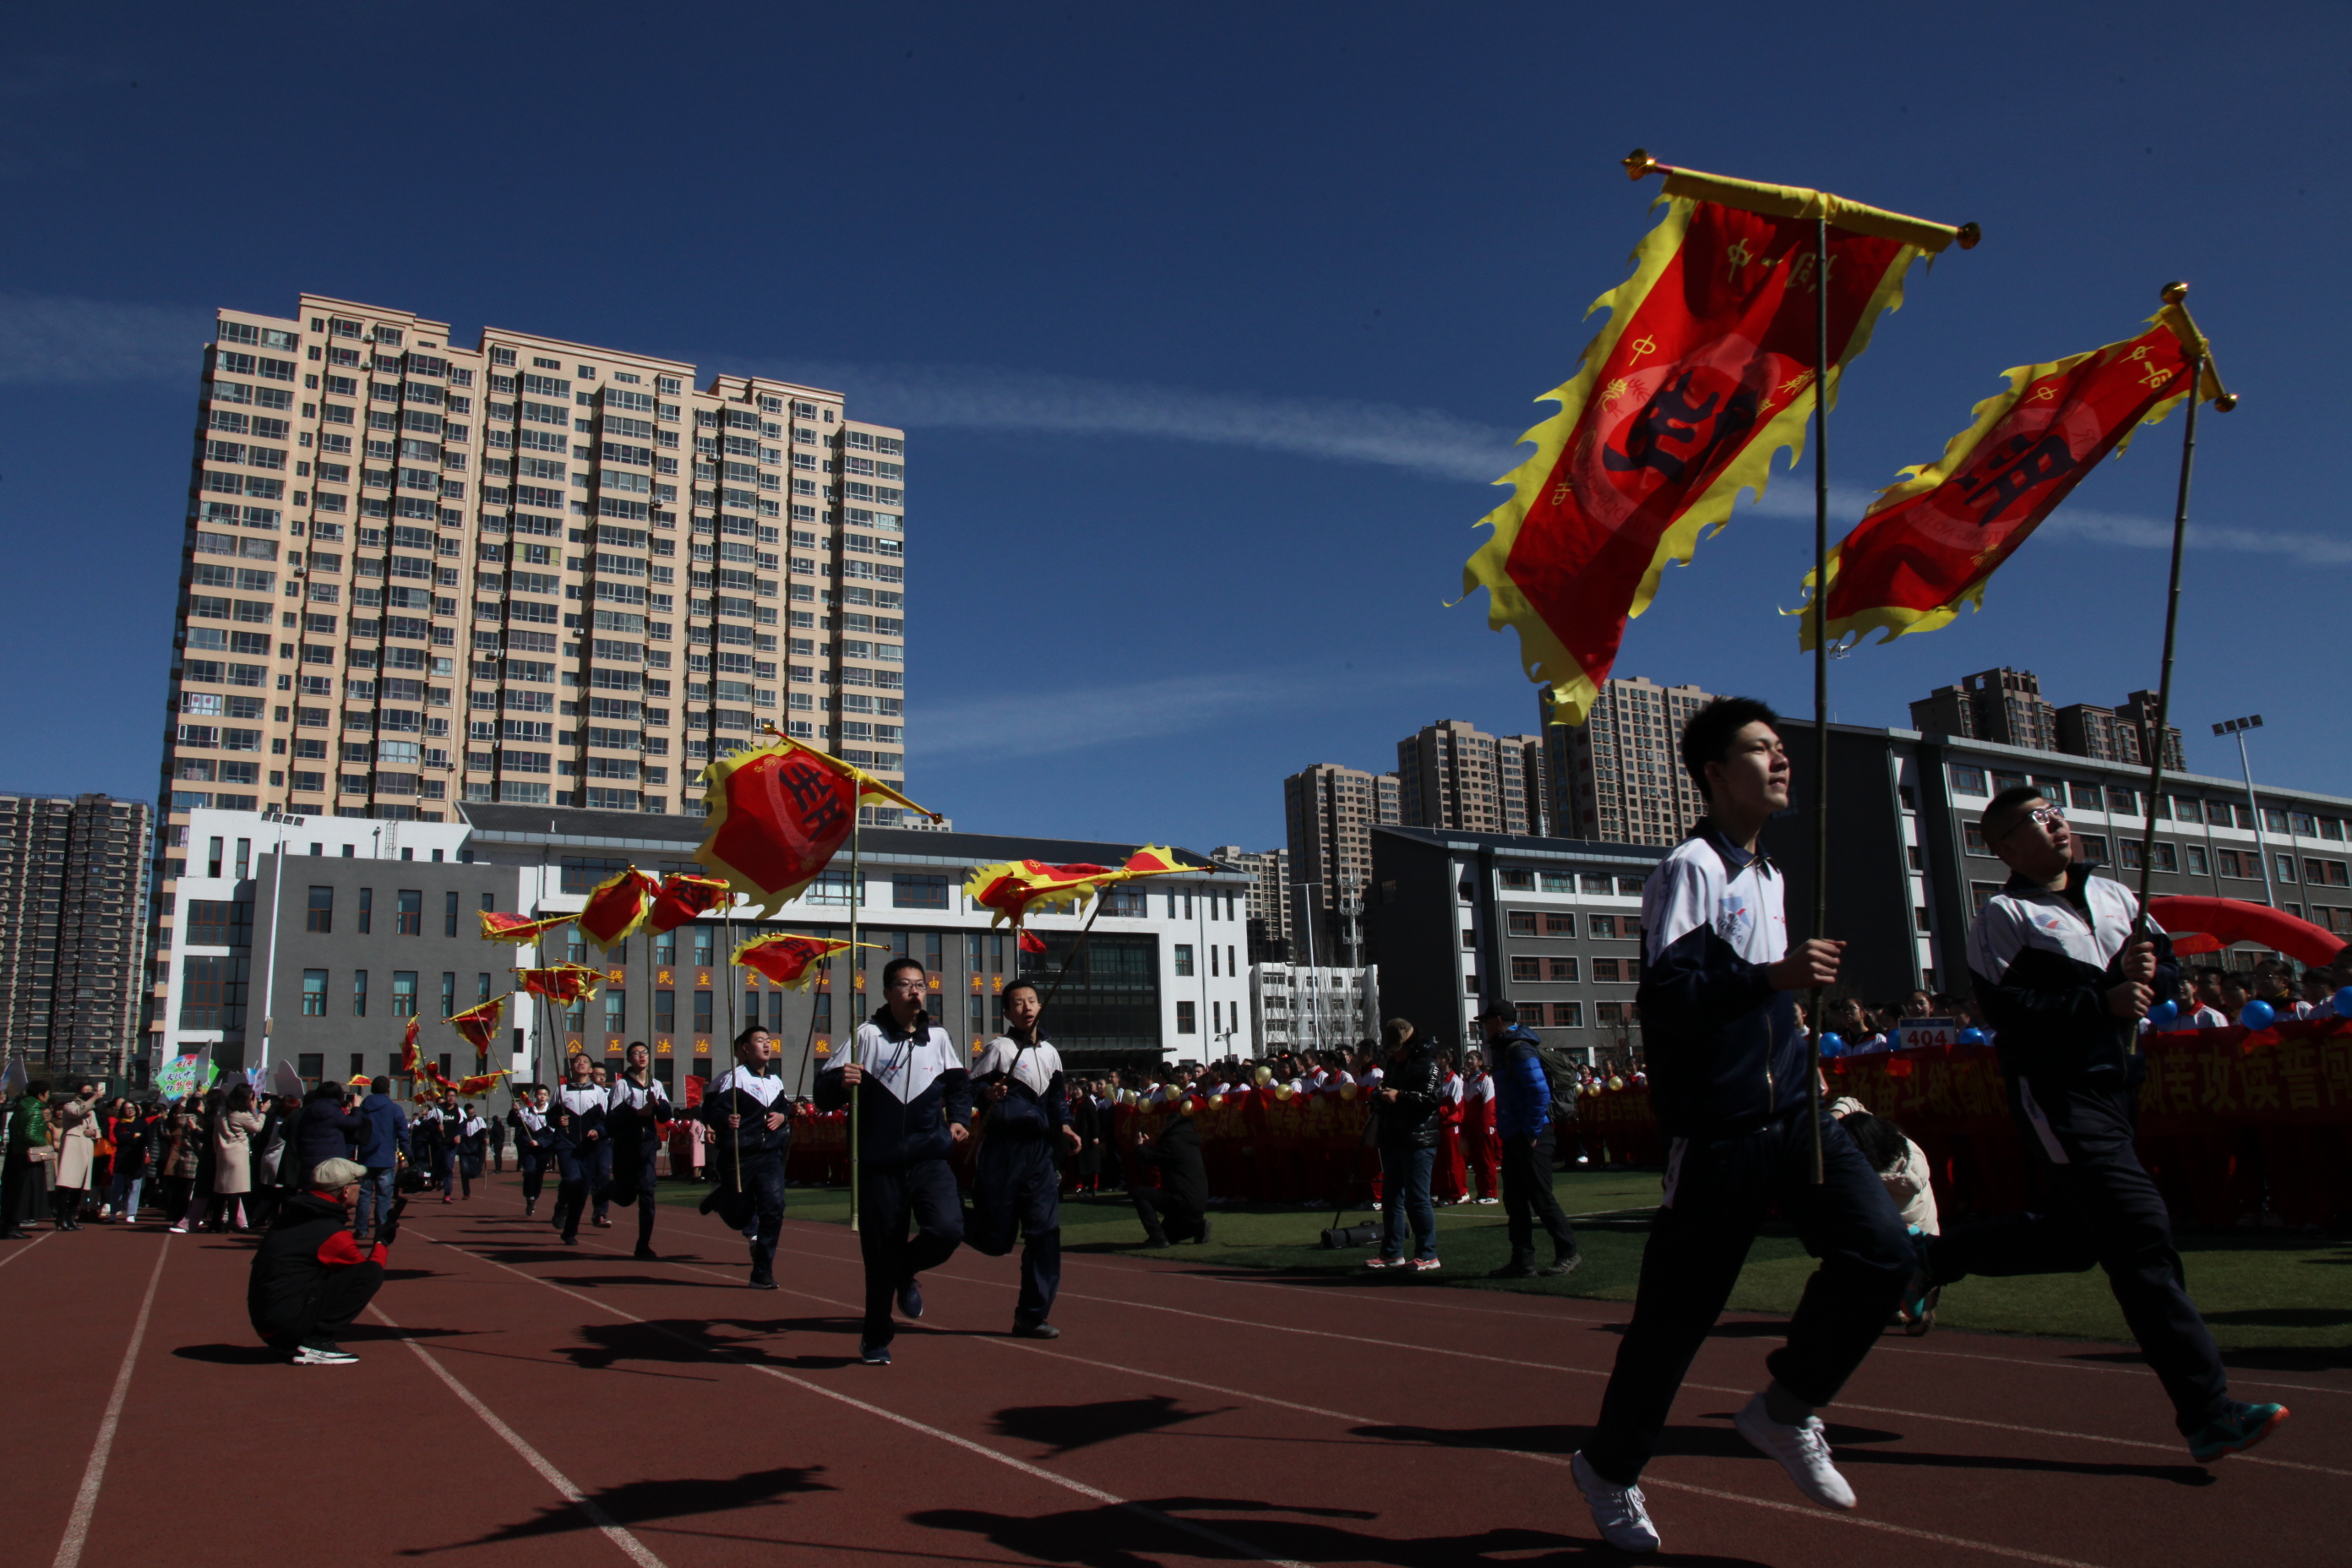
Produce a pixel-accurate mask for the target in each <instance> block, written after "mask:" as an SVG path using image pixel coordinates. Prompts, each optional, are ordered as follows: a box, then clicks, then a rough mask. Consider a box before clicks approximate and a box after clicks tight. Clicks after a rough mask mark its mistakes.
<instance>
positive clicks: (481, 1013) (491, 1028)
mask: <svg viewBox="0 0 2352 1568" xmlns="http://www.w3.org/2000/svg"><path fill="white" fill-rule="evenodd" d="M506 1006H507V999H506V997H504V996H493V997H491V998H490V999H489V1000H488V1001H487V1002H478V1003H476V1004H475V1005H472V1006H471V1007H467V1008H466V1009H464V1010H463V1011H461V1012H457V1013H452V1014H450V1015H449V1026H450V1027H451V1028H453V1029H455V1030H457V1035H458V1037H459V1038H461V1039H463V1040H466V1041H467V1042H468V1043H469V1044H471V1045H472V1046H473V1047H474V1048H475V1049H476V1050H478V1051H487V1050H488V1049H489V1048H490V1047H491V1046H492V1045H494V1044H496V1043H497V1040H498V1037H499V1019H500V1017H501V1016H502V1015H503V1014H504V1013H505V1012H506Z"/></svg>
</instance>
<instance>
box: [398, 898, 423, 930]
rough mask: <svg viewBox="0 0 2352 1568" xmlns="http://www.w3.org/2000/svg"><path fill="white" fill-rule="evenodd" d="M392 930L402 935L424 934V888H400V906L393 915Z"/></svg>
mask: <svg viewBox="0 0 2352 1568" xmlns="http://www.w3.org/2000/svg"><path fill="white" fill-rule="evenodd" d="M393 930H394V931H396V932H398V933H399V934H400V935H402V936H423V935H424V934H425V890H424V889H421V888H403V889H400V908H399V911H398V913H397V914H396V915H394V921H393Z"/></svg>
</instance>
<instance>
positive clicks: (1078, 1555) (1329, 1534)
mask: <svg viewBox="0 0 2352 1568" xmlns="http://www.w3.org/2000/svg"><path fill="white" fill-rule="evenodd" d="M1137 1506H1139V1507H1141V1508H1148V1509H1151V1510H1155V1511H1157V1512H1160V1513H1163V1514H1166V1515H1168V1516H1169V1517H1170V1518H1171V1519H1180V1520H1187V1521H1192V1522H1197V1523H1199V1524H1200V1525H1202V1527H1204V1528H1206V1529H1211V1530H1215V1531H1219V1532H1220V1533H1221V1534H1223V1535H1227V1536H1230V1537H1234V1538H1236V1539H1238V1540H1240V1541H1243V1542H1246V1543H1247V1544H1248V1545H1249V1547H1251V1548H1252V1549H1253V1550H1254V1551H1255V1552H1261V1553H1263V1554H1264V1555H1265V1556H1267V1557H1273V1558H1283V1559H1287V1560H1289V1561H1292V1562H1298V1563H1381V1564H1393V1565H1394V1568H1458V1565H1459V1564H1463V1563H1500V1562H1502V1561H1504V1559H1503V1558H1502V1557H1501V1556H1500V1555H1499V1554H1501V1553H1506V1552H1507V1553H1510V1554H1511V1555H1510V1556H1509V1558H1508V1559H1507V1560H1508V1561H1509V1562H1510V1563H1512V1564H1513V1565H1514V1568H1517V1565H1518V1564H1522V1563H1531V1564H1538V1565H1545V1568H1548V1565H1553V1564H1567V1563H1619V1562H1622V1561H1623V1559H1622V1557H1621V1556H1620V1555H1619V1554H1618V1553H1617V1552H1614V1551H1612V1550H1611V1549H1610V1548H1608V1547H1606V1546H1603V1545H1602V1544H1601V1542H1598V1541H1580V1540H1577V1539H1575V1538H1573V1537H1570V1536H1565V1535H1554V1534H1550V1533H1549V1532H1547V1531H1533V1530H1489V1531H1480V1532H1478V1533H1475V1534H1461V1535H1431V1536H1420V1537H1406V1538H1404V1539H1401V1540H1399V1539H1391V1538H1388V1537H1385V1536H1380V1535H1373V1534H1370V1533H1369V1532H1367V1531H1360V1530H1349V1529H1347V1528H1344V1527H1342V1526H1339V1525H1336V1524H1330V1523H1325V1522H1318V1521H1326V1520H1331V1519H1354V1520H1361V1519H1367V1518H1370V1517H1375V1516H1371V1515H1367V1514H1364V1513H1362V1512H1359V1511H1357V1510H1336V1509H1317V1508H1304V1507H1301V1508H1292V1507H1286V1506H1285V1505H1283V1504H1280V1503H1265V1502H1255V1501H1251V1500H1246V1499H1234V1498H1191V1497H1175V1498H1150V1499H1139V1500H1138V1504H1137ZM1234 1514H1249V1515H1255V1517H1254V1518H1250V1519H1247V1520H1235V1519H1234V1518H1232V1517H1230V1516H1232V1515H1234ZM1204 1515H1205V1516H1208V1517H1201V1516H1204ZM908 1519H909V1521H910V1522H912V1523H915V1524H919V1525H922V1526H924V1527H925V1528H927V1529H930V1530H940V1531H960V1532H962V1533H965V1534H969V1535H973V1536H978V1537H980V1538H981V1539H982V1540H985V1541H987V1542H989V1543H990V1544H991V1545H992V1546H994V1547H996V1548H997V1549H998V1550H999V1551H1001V1552H1011V1553H1014V1554H1016V1555H1018V1556H1020V1557H1022V1558H1024V1559H1026V1560H1028V1561H1032V1562H1037V1563H1079V1564H1083V1565H1084V1568H1159V1564H1160V1563H1163V1562H1165V1561H1166V1560H1167V1558H1168V1556H1169V1552H1170V1549H1171V1547H1174V1546H1179V1545H1181V1546H1183V1547H1184V1548H1185V1549H1186V1550H1187V1551H1188V1552H1198V1553H1201V1554H1202V1555H1209V1556H1217V1555H1223V1554H1224V1553H1223V1552H1220V1550H1219V1549H1217V1548H1215V1547H1211V1546H1207V1545H1206V1543H1203V1542H1198V1541H1197V1539H1192V1538H1188V1537H1187V1536H1186V1535H1184V1534H1183V1533H1181V1532H1180V1531H1178V1530H1176V1529H1173V1528H1171V1526H1169V1525H1167V1524H1163V1523H1161V1522H1160V1521H1156V1520H1152V1519H1149V1518H1146V1517H1144V1516H1143V1515H1141V1514H1139V1513H1137V1512H1136V1511H1134V1510H1132V1509H1128V1508H1114V1507H1110V1506H1108V1505H1106V1506H1103V1507H1099V1508H1088V1509H1071V1510H1066V1511H1065V1512H1062V1513H1049V1514H1040V1515H1035V1516H1032V1517H1025V1518H1024V1517H1015V1516H1013V1515H1010V1514H1001V1513H983V1512H981V1511H980V1510H975V1509H929V1510H924V1511H922V1512H919V1513H915V1514H910V1515H909V1516H908ZM1528 1552H1542V1553H1544V1555H1541V1556H1528V1555H1523V1554H1524V1553H1528ZM1676 1561H1678V1562H1683V1563H1721V1564H1731V1563H1744V1562H1746V1561H1747V1559H1742V1558H1727V1557H1696V1556H1688V1555H1685V1556H1680V1557H1678V1558H1677V1559H1676Z"/></svg>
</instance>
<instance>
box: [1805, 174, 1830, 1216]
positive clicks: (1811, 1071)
mask: <svg viewBox="0 0 2352 1568" xmlns="http://www.w3.org/2000/svg"><path fill="white" fill-rule="evenodd" d="M1829 596H1830V220H1829V218H1828V217H1827V216H1822V217H1818V218H1815V219H1814V220H1813V605H1812V613H1813V935H1815V936H1817V937H1826V936H1828V935H1829V929H1830V639H1829V637H1828V635H1827V633H1828V626H1829V622H1828V618H1827V617H1828V615H1829ZM1805 1024H1806V1034H1807V1035H1808V1037H1810V1039H1811V1051H1810V1053H1809V1054H1808V1058H1807V1060H1808V1066H1807V1067H1806V1069H1805V1074H1806V1077H1805V1101H1806V1103H1807V1104H1808V1105H1810V1106H1811V1107H1812V1114H1811V1116H1809V1117H1807V1118H1806V1121H1809V1122H1810V1123H1811V1132H1810V1134H1809V1136H1810V1137H1811V1140H1812V1158H1813V1185H1815V1186H1820V1185H1821V1184H1822V1112H1821V1084H1822V1031H1823V1028H1824V1026H1825V1025H1824V1020H1823V1018H1822V988H1821V987H1820V986H1818V985H1816V986H1814V987H1813V988H1812V989H1811V990H1810V991H1808V992H1807V993H1806V994H1805Z"/></svg>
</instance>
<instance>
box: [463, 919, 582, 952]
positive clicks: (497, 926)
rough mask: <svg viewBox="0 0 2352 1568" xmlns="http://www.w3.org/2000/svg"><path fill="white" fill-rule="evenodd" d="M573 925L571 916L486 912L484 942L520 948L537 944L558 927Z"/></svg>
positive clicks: (483, 931)
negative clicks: (506, 943)
mask: <svg viewBox="0 0 2352 1568" xmlns="http://www.w3.org/2000/svg"><path fill="white" fill-rule="evenodd" d="M571 923H572V917H571V916H570V915H520V914H517V915H502V914H500V913H499V912H498V911H497V910H483V911H482V940H483V941H484V942H512V943H514V944H515V945H516V946H517V947H520V946H521V945H522V944H523V943H525V942H537V941H538V940H539V939H540V938H541V937H542V936H544V935H545V934H546V933H548V932H549V931H553V930H554V929H555V928H556V927H558V926H568V925H570V924H571Z"/></svg>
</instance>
